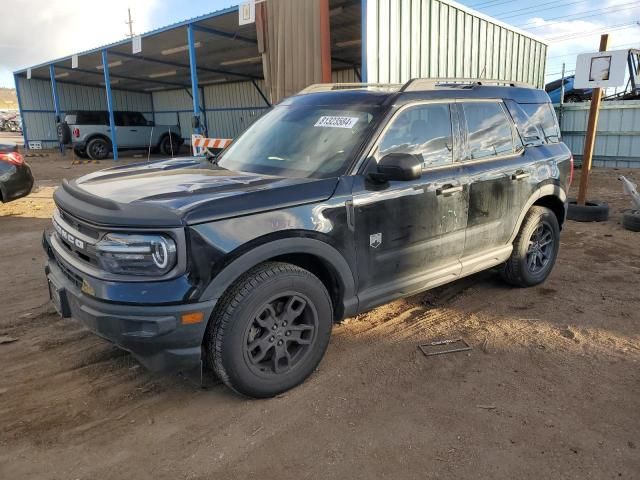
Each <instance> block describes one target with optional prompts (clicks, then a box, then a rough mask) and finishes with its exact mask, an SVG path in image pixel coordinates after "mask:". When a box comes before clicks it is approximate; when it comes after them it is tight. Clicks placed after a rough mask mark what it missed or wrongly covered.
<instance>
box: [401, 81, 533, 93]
mask: <svg viewBox="0 0 640 480" xmlns="http://www.w3.org/2000/svg"><path fill="white" fill-rule="evenodd" d="M483 85H502V86H506V87H521V88H534V87H532V86H531V85H529V84H528V83H523V82H513V81H511V80H495V79H490V78H412V79H411V80H409V81H408V82H407V83H405V84H404V85H402V87H401V88H400V91H401V92H415V91H420V90H433V89H435V88H437V87H452V88H455V87H458V88H473V87H476V86H478V87H479V86H483Z"/></svg>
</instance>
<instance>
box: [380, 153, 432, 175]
mask: <svg viewBox="0 0 640 480" xmlns="http://www.w3.org/2000/svg"><path fill="white" fill-rule="evenodd" d="M421 176H422V160H421V159H420V158H419V157H418V156H417V155H413V154H411V153H390V154H388V155H385V156H384V157H382V158H381V159H380V161H379V162H378V168H377V171H376V172H373V173H371V174H370V177H371V178H372V179H373V180H375V181H377V182H388V181H390V180H398V181H408V180H417V179H419V178H420V177H421Z"/></svg>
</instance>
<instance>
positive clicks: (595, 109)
mask: <svg viewBox="0 0 640 480" xmlns="http://www.w3.org/2000/svg"><path fill="white" fill-rule="evenodd" d="M608 46H609V34H607V33H605V34H604V35H602V36H601V37H600V51H601V52H605V51H606V50H607V48H608ZM601 100H602V88H599V87H598V88H594V89H593V93H592V94H591V106H590V107H589V120H588V122H587V136H586V138H585V140H584V154H583V156H582V173H581V175H580V189H579V190H578V202H577V203H578V205H584V204H585V202H586V199H587V188H588V187H589V173H591V163H592V159H593V149H594V147H595V144H596V129H597V128H598V116H599V115H600V101H601Z"/></svg>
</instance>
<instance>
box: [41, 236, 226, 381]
mask: <svg viewBox="0 0 640 480" xmlns="http://www.w3.org/2000/svg"><path fill="white" fill-rule="evenodd" d="M43 246H44V248H45V250H46V251H47V254H48V262H47V265H46V267H45V273H46V275H47V280H48V282H49V289H50V292H51V293H52V298H53V299H54V304H55V305H56V308H57V309H58V311H59V313H60V314H61V315H62V316H63V317H65V318H68V317H73V318H75V319H77V320H79V321H80V322H82V323H83V324H84V325H85V326H86V327H87V328H88V329H89V330H91V331H92V332H93V333H95V334H96V335H99V336H100V337H102V338H105V339H106V340H109V341H110V342H112V343H114V344H115V345H117V346H118V347H120V348H122V349H124V350H127V351H128V352H130V353H131V354H132V355H133V356H134V357H135V358H136V359H137V360H138V361H139V362H140V363H142V364H143V365H144V366H145V367H146V368H148V369H149V370H152V371H156V372H159V371H162V372H169V371H187V370H190V369H192V368H194V367H198V366H199V365H200V362H201V356H202V349H201V345H202V340H203V338H204V333H205V330H206V326H207V321H208V319H209V317H210V316H211V312H212V311H213V308H214V306H215V301H209V302H200V303H186V304H181V305H151V306H147V305H131V304H122V303H117V302H106V301H103V300H97V299H95V298H94V297H92V296H91V295H89V294H87V293H85V292H84V291H83V289H84V288H85V286H86V285H88V284H87V283H86V282H84V281H82V282H80V281H79V279H81V278H82V273H81V272H78V271H76V270H75V269H74V268H73V267H72V266H71V265H66V264H64V262H63V261H62V260H61V259H58V258H56V256H55V255H54V254H53V252H52V250H51V246H50V245H49V243H48V239H47V236H46V235H44V236H43ZM94 281H95V279H94ZM193 312H202V313H203V318H204V320H203V321H202V322H200V323H196V324H188V325H183V324H182V323H181V317H182V315H183V314H186V313H193Z"/></svg>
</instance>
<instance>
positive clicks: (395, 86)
mask: <svg viewBox="0 0 640 480" xmlns="http://www.w3.org/2000/svg"><path fill="white" fill-rule="evenodd" d="M401 87H402V84H401V83H315V84H313V85H309V86H308V87H307V88H305V89H304V90H301V91H300V92H299V93H298V95H304V94H307V93H317V92H329V91H331V90H355V89H360V88H364V89H372V90H382V91H391V92H397V91H398V90H400V88H401Z"/></svg>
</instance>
